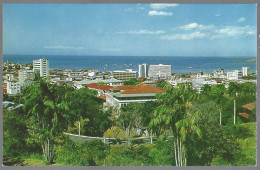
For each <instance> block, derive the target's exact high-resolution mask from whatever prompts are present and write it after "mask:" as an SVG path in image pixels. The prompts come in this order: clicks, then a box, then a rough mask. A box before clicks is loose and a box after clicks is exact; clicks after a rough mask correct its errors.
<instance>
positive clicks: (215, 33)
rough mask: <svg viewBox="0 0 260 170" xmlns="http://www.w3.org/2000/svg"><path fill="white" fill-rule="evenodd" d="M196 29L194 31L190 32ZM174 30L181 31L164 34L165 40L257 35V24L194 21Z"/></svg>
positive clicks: (213, 38) (162, 37) (214, 38)
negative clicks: (232, 24)
mask: <svg viewBox="0 0 260 170" xmlns="http://www.w3.org/2000/svg"><path fill="white" fill-rule="evenodd" d="M191 30H194V31H193V32H190V31H191ZM174 31H177V32H180V33H177V34H172V35H171V34H169V35H162V36H160V39H163V40H192V39H208V40H216V39H225V38H241V37H244V36H253V35H256V27H255V26H214V25H199V24H197V23H192V24H188V25H185V26H183V28H182V29H180V27H177V28H176V29H175V30H174Z"/></svg>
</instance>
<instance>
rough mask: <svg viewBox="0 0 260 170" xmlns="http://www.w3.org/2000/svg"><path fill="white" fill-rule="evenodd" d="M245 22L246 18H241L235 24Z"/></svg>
mask: <svg viewBox="0 0 260 170" xmlns="http://www.w3.org/2000/svg"><path fill="white" fill-rule="evenodd" d="M245 20H246V18H244V17H241V18H239V19H238V20H237V22H244V21H245Z"/></svg>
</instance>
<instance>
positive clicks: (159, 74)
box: [149, 64, 172, 79]
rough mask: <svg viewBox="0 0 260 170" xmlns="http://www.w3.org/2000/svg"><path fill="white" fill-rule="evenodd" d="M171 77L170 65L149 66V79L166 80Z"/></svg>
mask: <svg viewBox="0 0 260 170" xmlns="http://www.w3.org/2000/svg"><path fill="white" fill-rule="evenodd" d="M171 75H172V66H171V65H163V64H159V65H150V69H149V77H150V78H152V79H168V78H170V77H171Z"/></svg>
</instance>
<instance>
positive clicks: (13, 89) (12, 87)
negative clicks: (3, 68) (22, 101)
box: [6, 81, 20, 95]
mask: <svg viewBox="0 0 260 170" xmlns="http://www.w3.org/2000/svg"><path fill="white" fill-rule="evenodd" d="M6 85H7V88H6V89H7V94H11V95H16V94H17V93H20V84H19V82H18V81H7V82H6Z"/></svg>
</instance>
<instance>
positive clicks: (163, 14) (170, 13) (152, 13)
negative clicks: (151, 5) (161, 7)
mask: <svg viewBox="0 0 260 170" xmlns="http://www.w3.org/2000/svg"><path fill="white" fill-rule="evenodd" d="M148 15H150V16H154V15H162V16H171V15H173V13H172V12H164V11H149V12H148Z"/></svg>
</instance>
